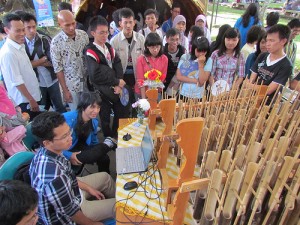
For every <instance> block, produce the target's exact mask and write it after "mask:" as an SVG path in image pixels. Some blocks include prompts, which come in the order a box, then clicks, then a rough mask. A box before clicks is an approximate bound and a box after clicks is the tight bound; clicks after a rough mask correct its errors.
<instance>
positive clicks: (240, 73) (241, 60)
mask: <svg viewBox="0 0 300 225" xmlns="http://www.w3.org/2000/svg"><path fill="white" fill-rule="evenodd" d="M237 63H238V66H239V68H238V71H237V72H238V79H237V80H236V81H235V82H234V84H233V85H232V87H233V88H239V87H240V85H241V84H242V83H243V81H244V78H245V58H244V56H243V54H240V56H239V59H238V62H237Z"/></svg>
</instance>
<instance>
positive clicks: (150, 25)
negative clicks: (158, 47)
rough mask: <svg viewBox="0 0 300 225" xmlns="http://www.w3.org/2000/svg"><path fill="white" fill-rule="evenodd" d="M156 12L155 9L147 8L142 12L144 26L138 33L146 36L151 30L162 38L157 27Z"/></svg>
mask: <svg viewBox="0 0 300 225" xmlns="http://www.w3.org/2000/svg"><path fill="white" fill-rule="evenodd" d="M158 16H159V15H158V12H157V11H156V10H155V9H147V10H146V11H145V13H144V17H145V24H146V25H147V27H146V28H144V29H141V30H140V31H139V33H140V34H142V35H144V37H145V38H146V37H147V36H148V34H150V33H151V32H153V33H157V34H158V35H159V36H160V38H161V40H162V39H163V35H162V32H161V30H160V29H157V24H156V22H157V20H158Z"/></svg>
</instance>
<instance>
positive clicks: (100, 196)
mask: <svg viewBox="0 0 300 225" xmlns="http://www.w3.org/2000/svg"><path fill="white" fill-rule="evenodd" d="M88 192H89V194H90V195H91V196H94V197H95V198H97V199H98V200H102V199H105V196H104V194H102V193H101V192H100V191H98V190H96V189H94V188H92V187H91V186H89V187H88Z"/></svg>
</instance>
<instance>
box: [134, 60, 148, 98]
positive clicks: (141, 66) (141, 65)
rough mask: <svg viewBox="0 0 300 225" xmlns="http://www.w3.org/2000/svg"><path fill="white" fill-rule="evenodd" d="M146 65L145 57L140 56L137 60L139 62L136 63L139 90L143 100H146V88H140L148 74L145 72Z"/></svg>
mask: <svg viewBox="0 0 300 225" xmlns="http://www.w3.org/2000/svg"><path fill="white" fill-rule="evenodd" d="M145 64H146V60H145V58H144V56H143V55H140V56H139V57H138V58H137V62H136V82H137V85H138V88H139V89H140V91H141V96H142V98H146V89H145V87H144V86H139V84H140V83H141V81H144V80H145V77H144V74H145V73H146V72H147V71H146V70H145Z"/></svg>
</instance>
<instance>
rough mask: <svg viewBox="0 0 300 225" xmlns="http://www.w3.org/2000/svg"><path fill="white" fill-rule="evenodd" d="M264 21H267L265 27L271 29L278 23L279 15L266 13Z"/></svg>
mask: <svg viewBox="0 0 300 225" xmlns="http://www.w3.org/2000/svg"><path fill="white" fill-rule="evenodd" d="M266 21H267V26H268V27H271V26H273V25H275V24H277V23H278V21H279V13H278V12H270V13H268V15H267V18H266Z"/></svg>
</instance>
